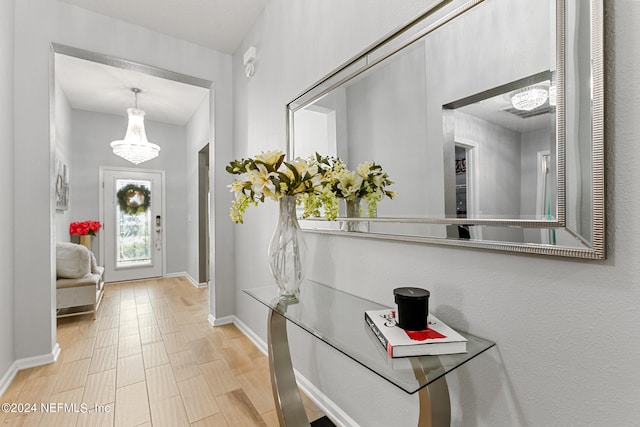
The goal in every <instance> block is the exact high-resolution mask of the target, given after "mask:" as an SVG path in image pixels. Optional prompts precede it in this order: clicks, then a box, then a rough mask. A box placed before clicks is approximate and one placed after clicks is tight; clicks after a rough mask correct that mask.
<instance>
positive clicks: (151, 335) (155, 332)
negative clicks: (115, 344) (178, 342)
mask: <svg viewBox="0 0 640 427" xmlns="http://www.w3.org/2000/svg"><path fill="white" fill-rule="evenodd" d="M154 322H155V321H154ZM158 341H162V334H161V333H160V329H158V327H157V326H155V325H154V326H143V327H141V328H140V343H141V344H143V345H144V344H150V343H152V342H158Z"/></svg>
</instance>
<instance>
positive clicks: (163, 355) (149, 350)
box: [142, 341, 169, 369]
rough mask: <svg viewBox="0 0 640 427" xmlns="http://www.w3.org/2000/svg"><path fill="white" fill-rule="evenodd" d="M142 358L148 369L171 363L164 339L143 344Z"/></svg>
mask: <svg viewBox="0 0 640 427" xmlns="http://www.w3.org/2000/svg"><path fill="white" fill-rule="evenodd" d="M142 358H143V359H144V367H145V368H146V369H149V368H153V367H154V366H159V365H164V364H165V363H169V356H168V355H167V351H166V350H165V348H164V343H163V342H162V341H159V342H154V343H151V344H145V345H143V346H142Z"/></svg>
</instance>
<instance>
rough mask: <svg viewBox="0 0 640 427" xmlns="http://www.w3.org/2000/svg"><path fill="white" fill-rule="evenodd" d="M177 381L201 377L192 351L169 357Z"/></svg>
mask: <svg viewBox="0 0 640 427" xmlns="http://www.w3.org/2000/svg"><path fill="white" fill-rule="evenodd" d="M169 361H170V362H171V367H172V368H173V374H174V376H175V377H176V381H183V380H186V379H189V378H193V377H197V376H198V375H200V374H201V373H200V369H199V368H198V362H197V360H196V358H195V356H194V355H193V353H191V351H188V350H187V351H181V352H179V353H173V354H170V355H169Z"/></svg>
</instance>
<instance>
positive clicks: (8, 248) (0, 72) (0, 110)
mask: <svg viewBox="0 0 640 427" xmlns="http://www.w3.org/2000/svg"><path fill="white" fill-rule="evenodd" d="M13 12H14V1H13V0H8V1H3V2H1V3H0V57H1V58H3V59H2V61H0V147H2V156H0V180H1V181H2V182H3V185H1V186H0V200H4V201H5V202H7V204H8V207H7V206H5V208H4V209H1V210H0V222H1V223H2V224H3V225H2V227H0V343H2V345H0V392H1V391H2V390H1V388H2V382H3V381H2V380H3V377H4V375H5V373H6V372H7V371H8V369H9V367H10V366H11V364H12V363H13V361H14V344H13V337H14V321H13V296H14V292H13V287H14V270H13V259H14V252H13V243H14V236H15V235H14V227H13V226H12V225H13V219H14V210H13V208H12V206H13V197H14V189H13V137H14V133H13V119H14V114H13V95H14V90H13V66H14V61H13V39H14V37H13V26H14V23H13Z"/></svg>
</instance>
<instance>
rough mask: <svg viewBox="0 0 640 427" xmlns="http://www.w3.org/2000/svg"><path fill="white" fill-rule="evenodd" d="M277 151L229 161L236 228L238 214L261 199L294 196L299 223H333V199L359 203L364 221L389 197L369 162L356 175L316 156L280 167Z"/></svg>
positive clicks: (384, 178)
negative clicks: (320, 220) (313, 220)
mask: <svg viewBox="0 0 640 427" xmlns="http://www.w3.org/2000/svg"><path fill="white" fill-rule="evenodd" d="M284 158H285V154H284V153H283V152H282V151H277V150H276V151H268V152H266V153H265V152H263V153H261V154H258V155H256V156H255V157H254V158H248V159H241V160H234V161H232V162H231V163H230V164H229V166H227V168H226V170H227V172H229V173H231V174H234V175H238V178H236V180H235V181H234V182H233V183H232V184H231V185H229V186H228V187H229V188H231V191H232V192H234V193H235V196H236V199H235V200H234V201H233V203H232V206H231V213H230V216H231V219H232V220H233V221H234V222H236V223H242V221H243V215H244V212H245V211H246V210H247V208H248V207H249V206H251V205H253V206H257V205H258V202H264V201H265V199H266V198H269V199H272V200H274V201H277V200H279V199H280V198H281V197H283V196H299V197H298V203H299V204H302V205H303V206H304V213H303V215H302V216H303V218H308V217H310V216H317V217H319V216H321V209H323V210H324V217H326V218H327V219H329V220H334V219H336V218H337V216H338V203H339V199H345V200H355V199H363V200H365V201H366V202H367V206H368V213H369V216H370V217H373V216H374V215H375V211H376V207H377V204H378V202H379V201H380V200H382V198H383V197H384V196H387V197H389V198H391V199H393V198H394V197H395V193H394V192H393V191H389V190H387V189H386V187H387V186H389V185H391V184H393V181H391V180H390V179H389V175H388V174H387V173H386V172H384V171H383V170H382V167H381V166H380V165H377V164H376V163H374V162H365V163H362V164H361V165H359V166H358V168H357V170H356V171H351V170H349V169H347V167H346V165H345V164H344V163H343V162H342V161H341V160H340V159H338V158H334V157H323V156H320V155H319V154H317V153H316V155H315V156H314V157H311V158H308V159H300V158H297V159H295V160H294V161H292V162H285V161H284Z"/></svg>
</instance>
